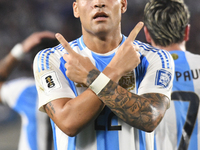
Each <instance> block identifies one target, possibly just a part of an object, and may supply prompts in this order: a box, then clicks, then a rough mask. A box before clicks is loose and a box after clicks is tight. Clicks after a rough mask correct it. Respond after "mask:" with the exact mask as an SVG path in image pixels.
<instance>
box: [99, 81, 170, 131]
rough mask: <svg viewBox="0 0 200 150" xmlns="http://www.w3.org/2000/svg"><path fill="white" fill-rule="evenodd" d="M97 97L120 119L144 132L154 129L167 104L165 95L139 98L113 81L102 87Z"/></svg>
mask: <svg viewBox="0 0 200 150" xmlns="http://www.w3.org/2000/svg"><path fill="white" fill-rule="evenodd" d="M98 97H99V98H100V99H101V100H102V101H103V102H104V104H105V105H107V106H108V107H109V108H110V109H111V111H112V112H113V113H115V114H116V115H117V116H118V117H119V118H120V119H122V120H123V121H125V122H126V123H128V124H130V125H132V126H134V127H136V128H138V129H141V130H144V131H151V130H153V129H155V127H156V126H157V125H158V124H159V122H160V121H161V119H162V117H163V115H164V113H165V111H166V109H167V106H168V103H169V99H168V98H167V97H166V96H165V95H162V94H158V93H148V94H144V95H142V96H139V95H136V94H133V93H131V92H129V91H127V90H126V89H124V88H122V87H121V86H119V85H118V84H117V83H115V82H113V81H110V82H109V83H108V84H107V85H106V86H105V87H104V89H103V90H102V91H101V92H100V93H99V94H98Z"/></svg>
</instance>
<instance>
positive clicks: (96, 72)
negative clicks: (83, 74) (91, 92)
mask: <svg viewBox="0 0 200 150" xmlns="http://www.w3.org/2000/svg"><path fill="white" fill-rule="evenodd" d="M100 73H101V72H100V71H99V70H95V69H93V70H91V71H90V72H89V74H88V76H87V86H90V84H92V82H93V81H94V80H95V79H96V78H97V76H98V75H99V74H100Z"/></svg>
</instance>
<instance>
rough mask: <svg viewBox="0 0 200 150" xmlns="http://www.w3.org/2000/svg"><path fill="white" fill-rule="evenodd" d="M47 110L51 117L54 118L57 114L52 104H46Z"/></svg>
mask: <svg viewBox="0 0 200 150" xmlns="http://www.w3.org/2000/svg"><path fill="white" fill-rule="evenodd" d="M45 110H46V112H47V113H48V112H49V113H50V114H51V117H53V115H54V114H55V113H56V111H55V109H54V107H53V104H52V103H51V102H49V103H48V104H46V106H45Z"/></svg>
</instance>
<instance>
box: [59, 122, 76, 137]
mask: <svg viewBox="0 0 200 150" xmlns="http://www.w3.org/2000/svg"><path fill="white" fill-rule="evenodd" d="M62 131H63V132H64V133H65V134H66V135H68V136H70V137H74V136H76V135H77V134H78V133H79V130H78V129H77V128H75V127H74V125H67V126H65V127H64V129H63V130H62Z"/></svg>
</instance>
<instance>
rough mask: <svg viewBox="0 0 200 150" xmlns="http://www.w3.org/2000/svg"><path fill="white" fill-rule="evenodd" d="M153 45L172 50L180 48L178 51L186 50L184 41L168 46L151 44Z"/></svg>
mask: <svg viewBox="0 0 200 150" xmlns="http://www.w3.org/2000/svg"><path fill="white" fill-rule="evenodd" d="M153 46H154V47H157V48H160V49H164V50H167V51H174V50H180V51H186V48H185V41H183V42H181V43H176V44H171V45H169V46H166V47H164V46H159V45H155V44H154V45H153Z"/></svg>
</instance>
